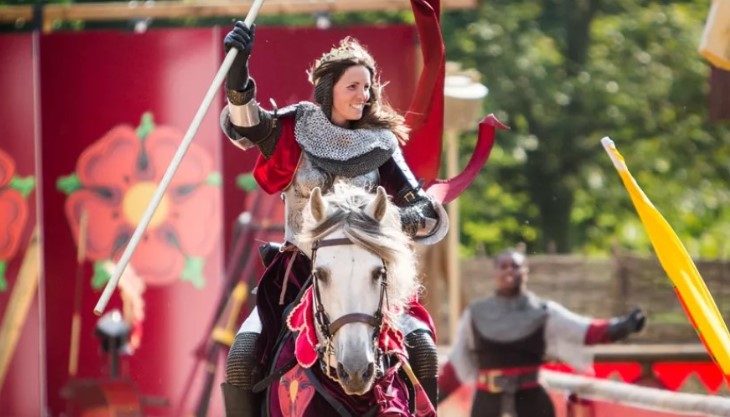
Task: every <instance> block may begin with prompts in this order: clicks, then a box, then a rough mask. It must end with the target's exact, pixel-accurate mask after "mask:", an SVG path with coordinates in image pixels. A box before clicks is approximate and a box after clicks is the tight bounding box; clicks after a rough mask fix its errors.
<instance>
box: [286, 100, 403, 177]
mask: <svg viewBox="0 0 730 417" xmlns="http://www.w3.org/2000/svg"><path fill="white" fill-rule="evenodd" d="M294 134H295V137H296V141H297V143H298V144H299V146H301V148H302V151H304V153H305V154H307V156H308V157H309V158H310V160H311V161H312V163H313V164H314V165H315V166H317V167H318V168H320V169H323V170H325V171H327V172H329V173H331V174H334V175H341V176H345V177H355V176H358V175H363V174H365V173H368V172H370V171H373V170H375V169H377V168H378V167H380V166H381V165H382V164H383V163H385V161H387V160H388V158H390V157H391V156H392V155H393V152H395V150H396V147H397V146H398V140H397V139H396V137H395V134H393V132H391V131H390V130H388V129H345V128H343V127H340V126H337V125H335V124H332V122H330V121H329V119H327V117H326V116H325V114H324V113H323V112H322V109H321V108H320V107H319V106H317V105H315V104H313V103H307V102H304V103H301V106H300V107H299V109H298V111H297V122H296V126H295V128H294Z"/></svg>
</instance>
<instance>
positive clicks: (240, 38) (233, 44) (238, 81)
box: [223, 20, 256, 91]
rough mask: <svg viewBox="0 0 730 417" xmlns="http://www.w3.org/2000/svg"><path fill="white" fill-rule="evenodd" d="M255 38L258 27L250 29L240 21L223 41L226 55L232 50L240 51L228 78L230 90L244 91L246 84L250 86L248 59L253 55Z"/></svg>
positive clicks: (227, 83)
mask: <svg viewBox="0 0 730 417" xmlns="http://www.w3.org/2000/svg"><path fill="white" fill-rule="evenodd" d="M255 38H256V25H251V28H248V27H246V24H245V23H243V22H242V21H240V20H239V21H238V22H236V24H235V25H233V30H231V31H230V32H228V34H227V35H226V38H225V40H224V41H223V45H224V46H225V49H226V53H228V51H229V50H230V49H231V48H236V49H238V55H236V59H234V60H233V64H232V65H231V68H230V69H229V70H228V76H227V77H226V87H228V89H229V90H236V91H243V90H245V89H246V84H248V57H249V56H250V55H251V50H252V49H253V44H254V39H255Z"/></svg>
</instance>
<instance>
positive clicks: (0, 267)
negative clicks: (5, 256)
mask: <svg viewBox="0 0 730 417" xmlns="http://www.w3.org/2000/svg"><path fill="white" fill-rule="evenodd" d="M7 266H8V264H7V263H5V261H0V292H5V291H7V289H8V281H6V280H5V268H7Z"/></svg>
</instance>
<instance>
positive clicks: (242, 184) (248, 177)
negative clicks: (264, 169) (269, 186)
mask: <svg viewBox="0 0 730 417" xmlns="http://www.w3.org/2000/svg"><path fill="white" fill-rule="evenodd" d="M236 186H238V188H240V189H242V190H244V191H248V192H250V191H253V190H255V189H257V188H258V184H256V179H255V178H254V177H253V174H250V173H249V174H241V175H239V176H238V177H236Z"/></svg>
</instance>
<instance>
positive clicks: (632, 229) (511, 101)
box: [443, 0, 730, 257]
mask: <svg viewBox="0 0 730 417" xmlns="http://www.w3.org/2000/svg"><path fill="white" fill-rule="evenodd" d="M600 4H603V3H600ZM598 5H599V2H597V1H591V0H583V1H565V2H563V3H560V7H558V4H557V3H553V2H551V1H545V2H538V3H536V2H530V1H509V2H508V1H488V2H487V1H484V2H482V4H481V5H480V6H479V9H478V11H477V12H476V13H473V12H449V13H447V14H446V15H445V16H444V18H443V26H444V33H445V34H446V35H445V37H446V41H447V53H448V56H449V59H450V60H455V61H458V62H462V63H463V66H464V67H467V68H468V67H473V68H476V69H477V70H478V71H480V73H481V74H482V76H483V80H482V81H483V82H484V83H485V84H486V85H487V86H488V87H489V88H490V96H489V97H488V99H487V100H486V101H485V113H486V112H495V113H497V115H498V117H500V119H501V120H502V121H504V122H506V123H507V124H509V125H510V126H511V128H512V129H511V130H510V131H509V132H507V133H500V134H499V135H498V139H497V141H498V142H497V145H496V147H495V150H494V153H493V155H492V157H491V158H490V161H489V164H488V166H487V168H486V169H485V172H484V173H483V174H482V176H481V177H480V178H479V179H478V181H477V182H476V183H475V185H474V186H473V187H472V188H471V189H470V190H468V191H467V194H466V196H465V197H464V200H466V201H469V202H470V203H469V204H463V205H462V209H461V211H462V213H461V215H462V220H463V223H462V236H463V237H462V244H463V245H464V246H465V247H466V251H467V252H469V251H475V250H476V249H477V248H479V247H480V246H483V247H485V249H486V250H487V251H488V252H490V253H493V252H494V251H496V250H498V249H500V248H502V247H503V246H506V245H512V244H514V243H516V241H520V240H521V241H525V242H527V243H528V247H529V248H530V250H531V251H538V252H541V251H546V250H549V249H551V248H554V249H557V250H558V251H561V252H568V251H583V252H586V253H596V252H604V253H605V252H606V251H608V250H610V247H611V246H612V245H613V244H620V245H622V246H623V247H625V248H630V249H633V250H637V251H649V250H650V246H649V242H648V239H647V237H646V234H645V233H644V230H643V228H642V226H641V223H640V220H639V219H638V216H637V215H636V213H635V211H634V209H633V206H632V205H631V202H630V200H629V197H628V195H627V193H626V191H625V190H624V189H623V185H622V184H621V181H620V179H619V177H618V175H617V173H616V172H615V170H614V169H613V167H612V165H611V163H610V161H609V159H608V157H607V156H606V154H605V152H604V151H603V149H602V147H601V146H600V143H599V141H600V139H601V137H603V136H611V137H612V138H613V139H614V140H615V141H616V145H617V147H618V148H619V150H620V151H621V153H622V154H623V155H624V157H625V158H626V162H627V164H628V166H629V168H630V169H631V171H632V173H633V174H634V177H635V178H636V180H637V182H638V183H639V184H640V186H641V187H642V188H643V189H644V191H645V192H646V194H647V195H648V196H649V198H650V199H651V200H652V201H653V202H654V204H655V205H656V206H657V208H658V209H659V210H660V211H661V212H662V213H663V214H664V216H665V217H666V218H667V220H668V221H669V223H670V224H671V225H672V226H673V228H674V229H675V231H677V233H678V234H679V236H680V239H681V240H682V241H683V242H684V243H685V245H686V246H687V247H688V249H689V250H690V252H691V253H692V254H693V255H701V256H708V257H715V256H727V255H728V254H730V248H728V247H727V246H726V245H723V239H722V237H723V235H725V234H727V232H728V231H730V209H728V208H727V207H728V203H730V193H729V192H728V189H727V185H726V184H727V183H728V179H729V178H728V177H729V176H730V172H729V171H730V169H729V168H728V164H727V163H726V162H725V161H727V158H728V153H729V152H730V147H729V146H728V145H730V129H728V127H727V126H721V125H710V124H708V118H707V91H708V87H707V85H708V82H707V80H708V73H709V69H708V66H707V64H706V63H705V62H704V61H703V60H702V58H701V57H700V56H699V54H698V53H697V45H698V42H699V37H700V34H701V31H702V28H703V24H704V19H705V16H706V13H707V11H708V6H707V4H706V3H705V2H700V1H675V2H673V1H664V2H661V3H656V2H639V1H628V0H626V1H622V2H618V3H612V4H610V5H607V6H606V7H604V8H603V9H601V8H599V6H598ZM464 151H465V152H468V151H469V149H465V150H464ZM464 157H466V155H464ZM472 202H473V203H472ZM477 207H479V208H477Z"/></svg>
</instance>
